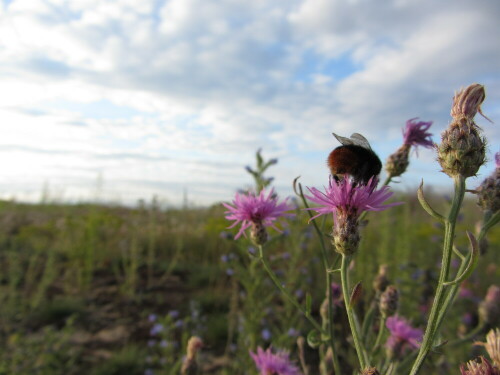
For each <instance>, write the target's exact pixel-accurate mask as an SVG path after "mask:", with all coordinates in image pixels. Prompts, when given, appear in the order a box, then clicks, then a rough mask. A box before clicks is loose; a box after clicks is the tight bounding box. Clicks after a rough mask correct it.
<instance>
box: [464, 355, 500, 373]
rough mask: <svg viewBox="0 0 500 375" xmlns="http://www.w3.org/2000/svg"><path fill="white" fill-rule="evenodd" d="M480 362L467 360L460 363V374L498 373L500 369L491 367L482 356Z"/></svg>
mask: <svg viewBox="0 0 500 375" xmlns="http://www.w3.org/2000/svg"><path fill="white" fill-rule="evenodd" d="M480 359H481V362H477V361H469V362H467V364H466V365H465V364H462V365H460V373H461V374H462V375H500V370H499V369H497V368H495V367H493V366H492V365H491V363H490V362H489V361H488V360H487V359H486V358H484V357H480Z"/></svg>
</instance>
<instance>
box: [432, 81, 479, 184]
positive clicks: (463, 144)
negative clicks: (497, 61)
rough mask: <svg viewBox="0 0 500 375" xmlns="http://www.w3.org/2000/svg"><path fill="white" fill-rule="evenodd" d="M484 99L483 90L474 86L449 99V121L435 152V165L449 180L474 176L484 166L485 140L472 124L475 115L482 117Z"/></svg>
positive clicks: (475, 84) (477, 128)
mask: <svg viewBox="0 0 500 375" xmlns="http://www.w3.org/2000/svg"><path fill="white" fill-rule="evenodd" d="M485 97H486V94H485V91H484V86H482V85H479V84H477V83H474V84H472V85H470V86H469V87H467V88H466V89H464V90H461V91H460V92H458V93H457V94H456V95H455V96H454V97H453V106H452V109H451V116H452V117H453V121H452V122H451V124H450V125H449V127H448V128H447V129H446V130H445V131H444V132H443V133H442V134H441V143H440V144H439V145H438V148H437V150H438V161H439V164H441V167H442V168H443V172H444V173H446V174H447V175H448V176H450V177H452V178H454V177H456V176H463V177H470V176H475V175H476V173H477V171H478V170H479V167H481V165H483V164H484V162H485V156H486V155H485V153H486V151H485V149H486V146H485V145H486V140H485V139H484V137H483V136H482V135H481V134H480V129H479V127H478V126H477V125H476V124H475V123H474V116H475V115H476V113H477V112H479V113H481V114H482V112H481V104H482V102H483V100H484V98H485ZM483 116H484V115H483Z"/></svg>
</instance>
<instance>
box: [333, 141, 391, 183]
mask: <svg viewBox="0 0 500 375" xmlns="http://www.w3.org/2000/svg"><path fill="white" fill-rule="evenodd" d="M327 163H328V167H329V168H330V172H331V173H332V175H333V176H337V175H344V174H347V175H350V176H352V178H353V179H354V180H355V181H357V182H362V183H363V184H366V183H368V180H370V178H372V177H373V176H377V175H378V174H380V171H381V170H382V162H381V161H380V159H379V158H378V156H377V155H376V154H375V153H374V152H373V151H372V150H369V149H367V148H364V147H361V146H357V145H345V146H340V147H337V148H336V149H335V150H333V151H332V152H331V153H330V155H329V156H328V160H327Z"/></svg>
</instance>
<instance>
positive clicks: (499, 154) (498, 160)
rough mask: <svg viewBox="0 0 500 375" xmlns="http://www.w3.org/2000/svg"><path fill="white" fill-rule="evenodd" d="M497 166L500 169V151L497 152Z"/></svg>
mask: <svg viewBox="0 0 500 375" xmlns="http://www.w3.org/2000/svg"><path fill="white" fill-rule="evenodd" d="M495 168H496V169H500V152H497V153H496V154H495Z"/></svg>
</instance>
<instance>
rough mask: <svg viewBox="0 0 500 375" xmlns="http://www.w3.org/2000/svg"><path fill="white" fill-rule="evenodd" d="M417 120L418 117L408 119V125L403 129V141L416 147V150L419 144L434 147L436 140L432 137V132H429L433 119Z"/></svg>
mask: <svg viewBox="0 0 500 375" xmlns="http://www.w3.org/2000/svg"><path fill="white" fill-rule="evenodd" d="M416 120H418V117H415V118H412V119H410V120H408V121H406V126H405V127H404V129H403V143H404V144H405V145H409V146H413V147H415V150H416V149H417V148H418V146H422V147H426V148H431V147H434V142H432V139H431V137H432V133H429V132H427V130H429V128H430V127H431V125H432V121H416Z"/></svg>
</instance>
